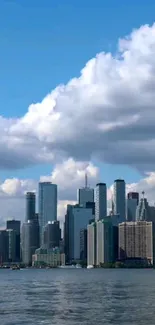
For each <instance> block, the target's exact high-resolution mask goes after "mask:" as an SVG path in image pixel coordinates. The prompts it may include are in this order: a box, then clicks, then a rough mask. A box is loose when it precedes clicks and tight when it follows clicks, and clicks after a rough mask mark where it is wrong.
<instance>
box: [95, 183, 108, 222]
mask: <svg viewBox="0 0 155 325" xmlns="http://www.w3.org/2000/svg"><path fill="white" fill-rule="evenodd" d="M106 216H107V187H106V184H105V183H98V184H96V188H95V220H96V221H98V220H101V219H103V218H105V217H106Z"/></svg>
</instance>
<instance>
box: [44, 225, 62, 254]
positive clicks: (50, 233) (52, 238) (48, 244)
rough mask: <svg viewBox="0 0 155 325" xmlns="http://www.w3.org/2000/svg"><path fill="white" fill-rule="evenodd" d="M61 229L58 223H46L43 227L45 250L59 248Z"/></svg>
mask: <svg viewBox="0 0 155 325" xmlns="http://www.w3.org/2000/svg"><path fill="white" fill-rule="evenodd" d="M60 240H61V229H60V223H59V221H48V223H47V225H46V226H45V227H44V247H45V248H47V249H51V248H55V247H59V246H60Z"/></svg>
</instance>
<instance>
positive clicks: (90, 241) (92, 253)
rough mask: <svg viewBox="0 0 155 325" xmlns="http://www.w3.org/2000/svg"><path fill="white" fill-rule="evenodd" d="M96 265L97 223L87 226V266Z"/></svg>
mask: <svg viewBox="0 0 155 325" xmlns="http://www.w3.org/2000/svg"><path fill="white" fill-rule="evenodd" d="M95 265H96V222H93V223H91V224H89V225H88V226H87V266H95Z"/></svg>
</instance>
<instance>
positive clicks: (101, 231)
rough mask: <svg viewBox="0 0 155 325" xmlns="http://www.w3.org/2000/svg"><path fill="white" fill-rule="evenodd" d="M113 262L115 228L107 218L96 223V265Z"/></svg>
mask: <svg viewBox="0 0 155 325" xmlns="http://www.w3.org/2000/svg"><path fill="white" fill-rule="evenodd" d="M113 261H114V255H113V226H112V222H111V221H110V220H108V218H107V219H103V220H99V221H98V222H97V223H96V265H97V266H100V265H101V264H104V263H111V262H113Z"/></svg>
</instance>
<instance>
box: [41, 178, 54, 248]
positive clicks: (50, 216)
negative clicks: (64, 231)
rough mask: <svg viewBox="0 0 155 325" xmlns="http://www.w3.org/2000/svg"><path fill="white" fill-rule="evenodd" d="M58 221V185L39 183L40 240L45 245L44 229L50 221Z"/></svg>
mask: <svg viewBox="0 0 155 325" xmlns="http://www.w3.org/2000/svg"><path fill="white" fill-rule="evenodd" d="M56 220H57V185H56V184H52V183H51V182H40V183H39V225H40V240H41V243H43V232H44V227H45V225H46V224H47V223H48V221H56Z"/></svg>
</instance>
